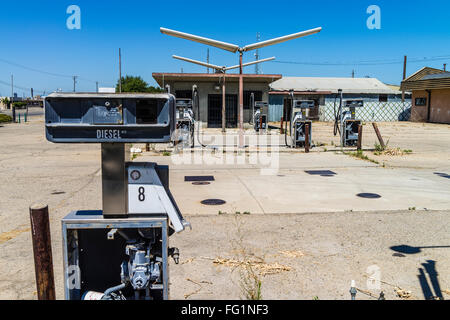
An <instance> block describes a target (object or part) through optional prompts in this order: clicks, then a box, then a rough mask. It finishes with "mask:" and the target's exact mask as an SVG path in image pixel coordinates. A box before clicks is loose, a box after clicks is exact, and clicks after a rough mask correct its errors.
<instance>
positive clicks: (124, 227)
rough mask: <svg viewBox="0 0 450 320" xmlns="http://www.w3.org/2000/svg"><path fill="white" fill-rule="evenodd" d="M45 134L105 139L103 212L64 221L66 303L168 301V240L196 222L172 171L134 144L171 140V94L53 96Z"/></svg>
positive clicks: (174, 253) (56, 138)
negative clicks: (132, 158)
mask: <svg viewBox="0 0 450 320" xmlns="http://www.w3.org/2000/svg"><path fill="white" fill-rule="evenodd" d="M44 104H45V131H46V138H47V140H48V141H50V142H54V143H99V144H101V168H102V202H103V206H102V207H103V208H102V210H88V211H81V210H78V211H72V212H71V213H69V214H68V215H67V216H66V217H65V218H63V219H62V233H63V235H62V239H63V257H64V263H63V265H64V292H65V298H66V299H67V300H125V299H126V300H153V299H168V298H169V273H168V263H169V257H172V258H173V260H174V261H175V263H178V261H179V250H178V249H177V248H170V247H169V237H170V236H171V235H173V234H175V233H179V232H182V231H183V230H184V229H185V228H186V227H188V226H190V225H189V223H188V222H186V220H185V219H184V218H183V216H182V214H181V212H180V210H179V208H178V206H177V204H176V202H175V199H174V198H173V196H172V194H171V192H170V189H169V168H168V167H167V166H160V165H158V164H156V163H151V162H129V151H128V150H129V148H128V147H126V144H127V143H168V142H170V140H171V136H172V133H173V131H174V129H175V126H176V121H175V109H176V108H175V98H174V96H172V95H170V94H128V93H127V94H98V93H97V94H87V93H70V94H66V93H53V94H51V95H49V96H48V97H46V98H45V101H44Z"/></svg>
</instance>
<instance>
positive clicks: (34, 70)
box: [0, 58, 96, 83]
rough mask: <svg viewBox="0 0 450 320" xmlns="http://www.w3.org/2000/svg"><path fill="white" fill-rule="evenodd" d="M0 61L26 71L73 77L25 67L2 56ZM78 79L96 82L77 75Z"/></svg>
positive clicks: (67, 76)
mask: <svg viewBox="0 0 450 320" xmlns="http://www.w3.org/2000/svg"><path fill="white" fill-rule="evenodd" d="M0 62H3V63H6V64H9V65H12V66H15V67H19V68H22V69H25V70H28V71H33V72H37V73H42V74H46V75H49V76H53V77H60V78H69V79H70V78H72V77H73V76H71V75H67V74H61V73H54V72H48V71H44V70H39V69H35V68H31V67H27V66H24V65H22V64H19V63H15V62H12V61H9V60H5V59H2V58H0ZM78 79H81V80H84V81H89V82H93V83H95V82H96V81H93V80H90V79H87V78H81V77H79V78H78Z"/></svg>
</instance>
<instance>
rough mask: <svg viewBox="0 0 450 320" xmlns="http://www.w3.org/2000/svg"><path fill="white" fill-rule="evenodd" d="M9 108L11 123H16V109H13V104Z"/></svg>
mask: <svg viewBox="0 0 450 320" xmlns="http://www.w3.org/2000/svg"><path fill="white" fill-rule="evenodd" d="M11 108H12V118H13V122H14V123H16V107H14V104H13V105H12V107H11Z"/></svg>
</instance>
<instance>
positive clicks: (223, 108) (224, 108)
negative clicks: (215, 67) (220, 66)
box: [222, 74, 227, 133]
mask: <svg viewBox="0 0 450 320" xmlns="http://www.w3.org/2000/svg"><path fill="white" fill-rule="evenodd" d="M226 116H227V113H226V94H225V74H224V75H223V82H222V132H223V133H225V131H226V120H227V119H226Z"/></svg>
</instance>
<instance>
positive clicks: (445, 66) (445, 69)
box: [444, 63, 447, 72]
mask: <svg viewBox="0 0 450 320" xmlns="http://www.w3.org/2000/svg"><path fill="white" fill-rule="evenodd" d="M444 71H445V72H447V64H446V63H444Z"/></svg>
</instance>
